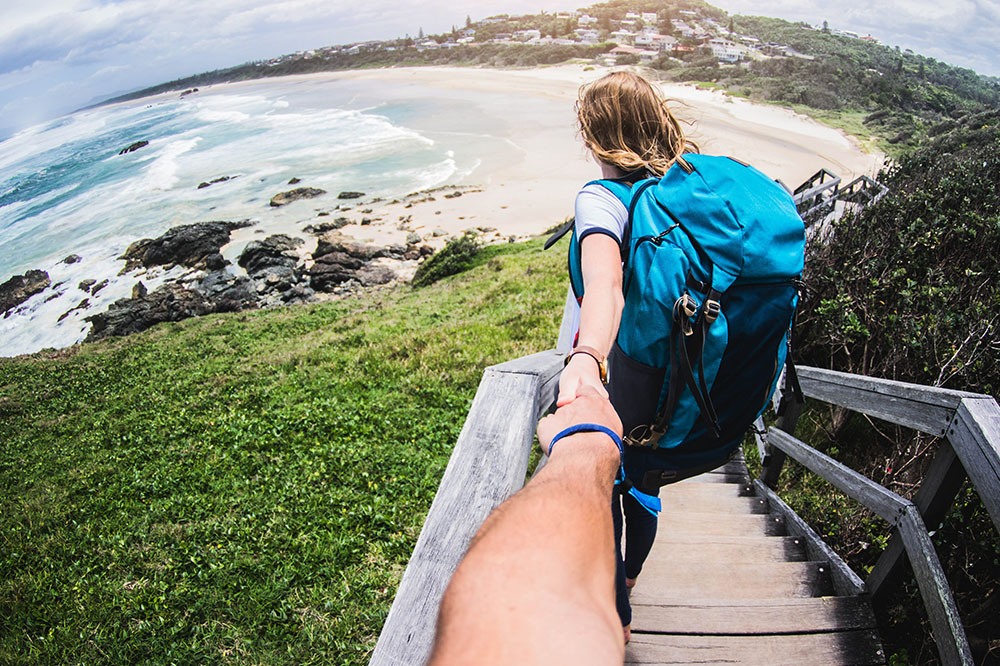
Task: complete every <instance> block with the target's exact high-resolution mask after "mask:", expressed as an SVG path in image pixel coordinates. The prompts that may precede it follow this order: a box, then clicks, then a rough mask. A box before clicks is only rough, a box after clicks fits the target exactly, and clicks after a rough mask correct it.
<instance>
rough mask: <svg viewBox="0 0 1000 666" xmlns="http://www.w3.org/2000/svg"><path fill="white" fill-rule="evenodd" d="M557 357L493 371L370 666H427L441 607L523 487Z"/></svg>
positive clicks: (485, 380)
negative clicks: (480, 537)
mask: <svg viewBox="0 0 1000 666" xmlns="http://www.w3.org/2000/svg"><path fill="white" fill-rule="evenodd" d="M562 366H563V362H562V355H561V354H558V353H556V352H555V351H554V350H553V351H549V352H543V353H541V354H534V355H533V356H527V357H524V358H520V359H516V360H514V361H509V362H507V363H503V364H501V365H497V366H493V367H490V368H487V369H486V371H485V372H484V373H483V379H482V381H481V382H480V384H479V389H478V390H477V391H476V397H475V399H474V400H473V402H472V407H471V408H470V409H469V415H468V416H467V417H466V419H465V425H464V426H463V427H462V433H461V434H460V435H459V437H458V442H457V443H456V444H455V449H454V450H453V451H452V454H451V459H450V460H449V461H448V467H447V469H446V470H445V473H444V477H443V478H442V479H441V484H440V485H439V486H438V491H437V494H436V495H435V496H434V502H433V503H432V504H431V508H430V511H428V513H427V519H426V520H425V521H424V526H423V529H422V530H421V531H420V537H419V538H418V539H417V545H416V547H414V549H413V554H412V555H411V556H410V561H409V564H407V567H406V571H405V572H404V574H403V579H402V580H401V581H400V583H399V589H398V590H397V591H396V598H395V599H394V600H393V604H392V608H391V609H390V610H389V615H388V617H386V620H385V624H384V625H383V626H382V633H381V634H380V635H379V639H378V643H377V644H376V646H375V651H374V652H373V654H372V658H371V661H370V662H369V665H370V666H374V665H378V666H421V665H422V664H423V663H424V662H425V661H426V660H427V658H428V656H429V655H430V650H431V647H432V645H433V642H434V632H435V627H436V624H437V616H438V606H439V605H440V603H441V596H442V595H443V594H444V590H445V587H446V586H447V585H448V581H449V580H451V575H452V573H454V571H455V568H456V567H457V566H458V563H459V561H460V560H461V559H462V557H463V556H464V555H465V551H466V549H468V547H469V542H470V541H471V540H472V537H473V536H474V535H475V533H476V531H477V530H478V529H479V527H480V525H482V523H483V521H484V520H485V519H486V517H487V516H488V515H489V514H490V512H491V511H493V509H495V508H496V507H497V506H499V505H500V504H501V503H502V502H503V501H504V500H505V499H507V498H508V497H509V496H510V495H512V494H514V493H515V492H516V491H517V490H518V489H520V488H521V486H522V485H524V476H525V472H526V470H527V466H528V456H529V453H530V449H531V443H532V441H533V439H534V434H535V427H536V426H537V424H538V419H539V417H540V416H541V413H540V412H542V411H544V410H546V409H547V408H548V406H549V405H550V404H551V403H552V401H553V399H554V397H555V384H556V382H557V381H558V377H559V371H560V370H561V369H562Z"/></svg>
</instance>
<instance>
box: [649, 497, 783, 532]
mask: <svg viewBox="0 0 1000 666" xmlns="http://www.w3.org/2000/svg"><path fill="white" fill-rule="evenodd" d="M695 535H697V536H784V535H785V521H784V519H783V518H781V517H780V516H777V515H775V514H720V513H706V512H698V511H674V510H673V509H672V508H671V507H670V506H669V505H664V507H663V512H662V513H660V519H659V523H658V529H657V535H656V538H657V539H670V538H674V537H677V536H695Z"/></svg>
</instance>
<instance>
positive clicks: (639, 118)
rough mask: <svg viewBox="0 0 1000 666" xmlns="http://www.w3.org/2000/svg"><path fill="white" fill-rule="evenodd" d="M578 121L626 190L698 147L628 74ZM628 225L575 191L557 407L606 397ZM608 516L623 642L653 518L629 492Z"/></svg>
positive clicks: (635, 460) (602, 85)
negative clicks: (585, 397)
mask: <svg viewBox="0 0 1000 666" xmlns="http://www.w3.org/2000/svg"><path fill="white" fill-rule="evenodd" d="M577 119H578V122H579V125H580V133H581V135H582V137H583V141H584V143H585V145H586V147H587V149H588V150H589V151H590V152H591V154H592V155H593V156H594V159H595V160H596V161H597V163H598V164H599V165H600V167H601V176H602V178H604V179H614V180H618V181H619V182H624V183H626V184H628V185H631V184H633V183H635V182H637V181H639V180H642V179H644V178H649V177H659V176H662V175H663V174H664V173H666V171H667V169H669V168H670V167H671V166H672V165H673V164H674V163H675V162H677V161H680V160H683V157H682V155H683V153H685V152H697V150H698V149H697V146H696V145H695V144H693V143H692V142H691V141H689V140H688V139H687V138H686V137H685V136H684V132H683V131H682V129H681V126H680V123H678V121H677V119H676V118H675V117H674V116H673V114H672V113H671V112H670V110H669V109H668V108H667V105H666V101H665V100H664V99H663V97H662V96H661V95H660V94H659V92H658V91H657V89H656V88H654V87H653V86H652V85H651V84H650V83H649V82H648V81H646V80H645V79H643V78H642V77H640V76H638V75H636V74H633V73H631V72H614V73H612V74H608V75H607V76H604V77H603V78H601V79H598V80H597V81H595V82H593V83H592V84H590V85H589V86H587V87H586V88H584V89H583V90H582V92H581V95H580V99H579V101H578V102H577ZM627 222H628V211H627V209H626V208H625V205H624V204H623V203H622V202H621V200H619V198H618V197H616V196H615V195H614V194H612V193H611V192H610V191H609V190H608V189H606V188H605V187H603V186H602V185H600V184H597V183H591V184H588V185H587V186H585V187H584V188H583V189H582V190H580V192H579V194H577V198H576V224H575V233H576V234H577V239H578V241H579V243H580V250H581V264H582V273H583V283H584V297H583V300H582V302H581V304H580V326H579V335H578V338H577V344H576V345H575V348H574V352H573V353H572V354H571V356H570V358H569V361H568V363H567V365H566V368H565V369H564V370H563V373H562V376H561V377H560V381H559V397H558V400H557V404H558V405H559V406H562V405H565V404H568V403H569V402H571V401H572V400H573V399H574V398H575V397H576V396H577V395H578V394H579V393H580V392H581V391H585V390H586V387H590V388H593V389H596V390H597V391H598V392H599V393H600V394H602V395H607V391H606V390H605V388H604V384H603V381H602V377H603V375H604V374H605V372H606V370H605V367H606V366H605V359H607V357H608V354H609V353H610V352H611V349H612V346H613V343H614V340H615V338H616V336H617V333H618V325H619V321H620V316H621V311H622V305H623V302H624V299H623V296H622V264H621V254H620V251H621V243H622V238H623V234H624V230H625V226H626V223H627ZM611 381H614V378H613V377H612V379H611ZM612 401H613V402H614V398H613V397H612ZM616 408H617V405H616ZM648 456H649V454H648V453H645V452H636V451H631V450H626V453H625V467H626V471H627V473H628V474H629V477H630V478H632V479H633V480H634V479H635V477H634V476H633V472H632V470H636V469H639V470H642V469H644V463H645V462H646V460H645V459H646V457H648ZM640 478H641V475H640ZM639 486H640V487H639V489H640V490H641V491H643V492H645V493H648V494H652V495H655V494H657V493H658V490H659V486H658V485H656V486H654V487H649V486H647V487H642V484H641V482H640V484H639ZM612 513H613V516H614V525H615V543H616V547H620V544H621V533H622V522H623V520H622V519H623V514H624V523H625V544H626V549H625V557H624V561H623V559H622V557H621V552H619V553H618V572H617V576H616V579H617V583H616V603H617V606H618V614H619V616H620V618H621V621H622V626H623V628H624V631H625V639H626V640H628V638H629V634H630V624H631V608H630V606H629V602H628V595H627V591H628V589H630V588H631V587H632V586H633V585H635V582H636V577H637V576H638V575H639V572H640V570H641V568H642V564H643V562H644V561H645V559H646V556H647V555H648V554H649V549H650V547H651V546H652V544H653V539H654V537H655V536H656V514H655V513H653V512H652V511H649V510H647V509H646V508H645V507H644V506H642V505H641V504H640V503H639V502H638V501H637V500H636V499H635V498H634V497H633V496H632V495H629V494H623V493H621V492H617V491H616V493H615V495H614V498H613V501H612Z"/></svg>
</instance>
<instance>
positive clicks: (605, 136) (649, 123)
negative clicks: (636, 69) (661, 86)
mask: <svg viewBox="0 0 1000 666" xmlns="http://www.w3.org/2000/svg"><path fill="white" fill-rule="evenodd" d="M576 116H577V120H578V122H579V123H580V134H581V135H582V136H583V142H584V143H585V144H586V146H587V148H589V149H590V150H591V151H592V152H593V153H594V156H595V157H596V158H597V159H598V160H600V161H601V162H604V163H605V164H611V165H613V166H616V167H618V168H619V169H621V170H622V171H624V172H625V173H626V174H631V173H634V172H636V171H640V170H642V169H645V170H646V171H648V172H650V174H652V175H654V176H662V175H663V174H664V173H666V171H667V169H669V168H670V166H671V165H672V164H673V163H674V162H676V161H678V160H680V161H681V162H683V159H684V158H683V157H681V155H682V154H683V153H686V152H695V153H696V152H698V146H697V145H696V144H695V143H693V142H692V141H691V140H689V139H688V138H687V137H685V136H684V131H683V130H682V129H681V126H680V123H679V122H678V121H677V118H675V117H674V114H673V113H671V112H670V109H669V108H667V102H666V100H665V99H664V98H663V96H662V95H661V94H660V92H659V91H658V90H657V89H656V88H654V87H653V85H652V84H650V83H649V81H647V80H646V79H644V78H642V77H641V76H639V75H638V74H633V73H632V72H612V73H611V74H608V75H606V76H603V77H601V78H599V79H598V80H596V81H594V82H593V83H591V84H589V85H587V86H585V87H583V88H581V90H580V97H579V99H578V100H577V102H576Z"/></svg>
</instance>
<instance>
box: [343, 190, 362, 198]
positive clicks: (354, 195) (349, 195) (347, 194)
mask: <svg viewBox="0 0 1000 666" xmlns="http://www.w3.org/2000/svg"><path fill="white" fill-rule="evenodd" d="M363 196H365V193H364V192H350V191H348V192H341V193H340V194H338V195H337V198H338V199H360V198H361V197H363Z"/></svg>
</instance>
